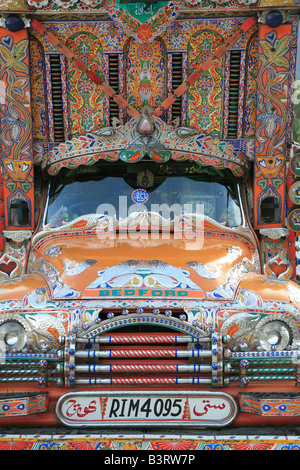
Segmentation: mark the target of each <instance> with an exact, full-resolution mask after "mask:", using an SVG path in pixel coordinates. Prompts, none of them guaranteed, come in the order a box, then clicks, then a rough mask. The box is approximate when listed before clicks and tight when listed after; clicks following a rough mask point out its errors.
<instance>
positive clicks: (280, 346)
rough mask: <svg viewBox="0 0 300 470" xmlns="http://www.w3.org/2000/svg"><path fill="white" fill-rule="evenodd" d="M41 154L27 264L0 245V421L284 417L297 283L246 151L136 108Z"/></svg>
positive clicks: (115, 423)
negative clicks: (258, 218) (268, 230)
mask: <svg viewBox="0 0 300 470" xmlns="http://www.w3.org/2000/svg"><path fill="white" fill-rule="evenodd" d="M129 135H130V139H129V138H128V136H129ZM86 148H88V149H89V151H88V152H87V151H86ZM44 166H45V174H47V175H48V176H47V177H45V175H44V178H45V179H44V180H43V181H44V204H45V206H44V209H43V210H42V211H41V217H40V220H39V223H38V228H37V230H36V232H35V234H34V236H33V238H32V240H31V245H30V249H29V254H28V259H27V262H26V266H27V268H26V273H25V274H21V268H20V266H19V263H20V261H19V260H17V259H16V258H14V257H12V256H9V255H7V260H6V261H5V260H2V264H3V265H4V264H5V266H6V268H7V269H6V273H4V272H3V275H2V283H1V291H0V310H1V311H0V344H1V349H2V355H1V370H0V381H1V382H2V383H5V390H6V392H7V396H6V397H5V399H2V401H1V406H2V408H1V411H0V415H1V423H2V426H14V427H15V426H27V427H32V426H33V427H34V426H39V427H41V426H58V427H64V426H67V427H71V428H75V429H78V428H79V427H80V428H81V427H86V428H92V427H95V428H104V429H107V428H111V429H120V428H123V427H126V428H127V429H128V428H130V429H135V428H143V429H164V428H170V427H172V428H173V427H174V428H177V429H181V430H182V429H186V428H193V429H199V428H203V427H211V428H213V429H216V428H218V429H219V428H223V427H226V426H230V427H238V426H247V427H249V428H250V427H251V426H256V427H257V426H266V425H268V424H271V425H273V426H277V425H287V424H289V423H291V420H292V423H293V424H295V425H299V423H300V417H299V413H297V412H295V410H296V408H297V406H298V404H299V403H298V401H299V400H298V398H297V397H298V395H297V393H296V392H295V390H296V388H295V386H296V385H298V383H299V354H300V343H299V341H300V331H299V320H300V288H299V286H298V285H297V284H296V283H295V282H293V281H291V280H290V278H291V276H292V267H291V265H290V263H289V262H288V261H286V259H285V258H284V257H283V256H280V255H277V256H275V257H273V258H270V260H269V261H268V262H267V263H265V265H264V263H263V262H262V260H261V256H260V246H259V243H258V240H257V237H256V234H255V232H254V231H253V229H252V228H251V224H250V222H249V219H248V206H249V201H248V195H247V181H248V178H249V170H250V163H249V161H248V160H247V158H246V157H245V155H244V154H243V153H242V152H240V151H239V150H237V149H236V148H235V147H234V146H232V145H231V144H230V143H226V142H224V141H221V140H220V139H218V138H212V137H210V138H207V137H206V136H203V135H201V134H198V133H197V132H195V131H192V130H191V129H188V128H173V127H172V126H170V125H167V124H165V123H164V122H163V121H161V120H160V119H159V118H154V117H153V116H151V115H148V114H147V113H144V114H143V115H142V116H139V117H138V118H135V119H132V120H131V121H129V123H127V124H125V125H124V126H119V127H115V128H105V129H102V130H100V131H99V132H95V133H91V134H89V135H88V136H86V137H85V138H81V140H80V142H79V141H78V139H74V140H72V141H68V142H66V143H64V144H61V145H59V146H57V147H56V148H54V149H53V150H52V151H51V152H49V154H48V159H47V160H45V165H44ZM46 182H47V185H46ZM263 265H264V266H263Z"/></svg>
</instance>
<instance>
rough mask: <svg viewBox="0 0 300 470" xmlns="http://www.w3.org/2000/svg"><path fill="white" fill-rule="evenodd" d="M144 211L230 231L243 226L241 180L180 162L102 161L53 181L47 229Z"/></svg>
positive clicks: (225, 172)
mask: <svg viewBox="0 0 300 470" xmlns="http://www.w3.org/2000/svg"><path fill="white" fill-rule="evenodd" d="M141 210H142V211H148V212H155V213H157V212H158V213H160V215H161V216H162V217H166V215H167V214H169V216H170V217H172V216H173V217H174V216H176V215H181V214H183V213H185V214H188V213H189V214H190V213H193V214H198V213H200V214H204V215H205V216H207V217H209V218H211V219H213V220H215V221H216V222H218V223H221V224H224V225H226V226H229V227H233V226H238V225H241V224H242V213H241V208H240V203H239V196H238V187H237V180H236V178H234V177H233V175H232V173H231V172H230V170H222V171H220V170H217V169H215V168H213V167H205V168H203V167H200V166H199V165H197V164H195V163H192V162H191V163H187V162H182V163H180V162H174V161H171V162H168V163H162V164H158V163H155V162H153V161H151V162H150V161H142V162H138V163H135V164H132V163H131V164H128V163H125V162H121V161H119V162H114V163H109V162H106V161H100V162H98V163H97V164H95V165H93V166H90V167H88V166H81V167H78V168H76V169H74V170H71V169H62V170H61V171H60V172H59V174H58V175H56V176H55V177H53V178H52V181H51V186H50V193H49V200H48V209H47V213H46V220H45V223H46V224H50V225H51V227H59V226H62V225H64V224H65V223H68V222H71V221H72V220H74V219H76V218H77V217H80V216H83V215H87V214H108V215H111V216H113V217H115V218H116V219H117V220H120V219H125V218H126V217H128V215H130V214H131V213H133V212H138V211H141Z"/></svg>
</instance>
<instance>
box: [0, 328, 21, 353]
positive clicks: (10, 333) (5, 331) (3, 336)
mask: <svg viewBox="0 0 300 470" xmlns="http://www.w3.org/2000/svg"><path fill="white" fill-rule="evenodd" d="M25 343H26V333H25V330H24V328H23V326H22V325H20V323H18V322H15V321H7V322H5V323H2V325H0V348H1V349H4V348H7V349H8V350H9V351H10V350H12V349H16V350H17V351H19V350H20V349H22V348H23V347H24V346H25Z"/></svg>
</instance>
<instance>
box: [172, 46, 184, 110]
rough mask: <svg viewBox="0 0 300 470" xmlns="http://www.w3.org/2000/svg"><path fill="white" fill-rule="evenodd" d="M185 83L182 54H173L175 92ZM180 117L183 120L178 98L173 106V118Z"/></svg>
mask: <svg viewBox="0 0 300 470" xmlns="http://www.w3.org/2000/svg"><path fill="white" fill-rule="evenodd" d="M182 82H183V77H182V53H180V52H178V53H174V54H173V68H172V83H173V91H174V90H176V88H177V87H179V85H181V83H182ZM177 117H179V118H180V119H181V98H177V99H176V101H175V103H174V104H173V106H172V118H173V119H176V118H177Z"/></svg>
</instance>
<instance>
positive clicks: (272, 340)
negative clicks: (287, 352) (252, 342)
mask: <svg viewBox="0 0 300 470" xmlns="http://www.w3.org/2000/svg"><path fill="white" fill-rule="evenodd" d="M259 341H260V345H261V346H262V347H263V348H264V349H265V350H266V351H271V350H272V349H276V350H282V349H284V348H285V347H286V346H287V345H288V344H289V343H290V341H291V332H290V329H289V327H288V326H287V325H286V324H285V323H283V322H281V321H277V320H275V321H270V322H269V323H266V324H265V325H262V327H261V329H260V332H259Z"/></svg>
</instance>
